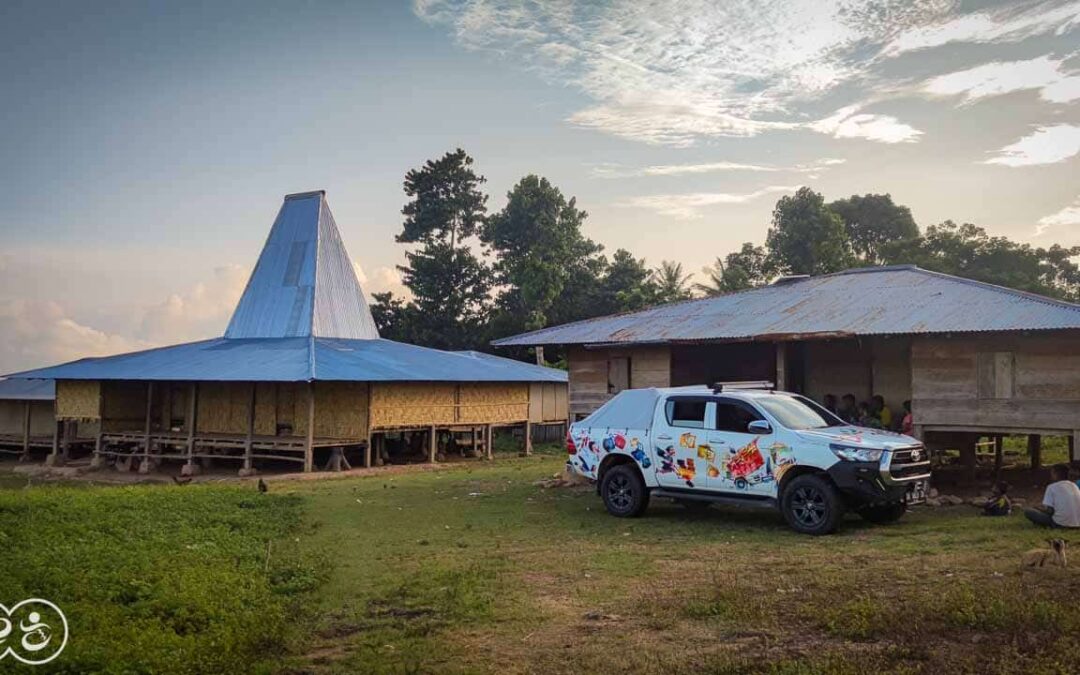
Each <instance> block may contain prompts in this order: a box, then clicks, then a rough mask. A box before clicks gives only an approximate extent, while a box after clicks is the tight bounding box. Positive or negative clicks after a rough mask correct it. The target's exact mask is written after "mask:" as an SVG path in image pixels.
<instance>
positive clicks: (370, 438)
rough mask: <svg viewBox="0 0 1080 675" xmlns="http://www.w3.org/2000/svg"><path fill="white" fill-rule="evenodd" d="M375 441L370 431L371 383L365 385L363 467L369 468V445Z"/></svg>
mask: <svg viewBox="0 0 1080 675" xmlns="http://www.w3.org/2000/svg"><path fill="white" fill-rule="evenodd" d="M373 443H375V434H374V433H372V431H371V383H370V382H368V385H367V445H366V446H365V447H364V468H365V469H370V468H371V449H372V448H371V446H372V444H373Z"/></svg>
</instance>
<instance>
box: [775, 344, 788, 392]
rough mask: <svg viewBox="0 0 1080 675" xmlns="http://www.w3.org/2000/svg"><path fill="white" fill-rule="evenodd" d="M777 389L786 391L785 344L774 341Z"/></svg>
mask: <svg viewBox="0 0 1080 675" xmlns="http://www.w3.org/2000/svg"><path fill="white" fill-rule="evenodd" d="M774 386H775V387H776V389H777V391H787V344H785V343H783V342H777V343H776V383H775V385H774Z"/></svg>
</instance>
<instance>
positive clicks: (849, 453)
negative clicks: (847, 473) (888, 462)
mask: <svg viewBox="0 0 1080 675" xmlns="http://www.w3.org/2000/svg"><path fill="white" fill-rule="evenodd" d="M829 449H830V450H832V451H833V453H834V454H835V455H836V456H837V457H839V458H840V459H842V460H845V461H848V462H878V461H881V453H882V452H884V450H877V449H873V448H855V447H852V446H850V445H840V444H838V443H829Z"/></svg>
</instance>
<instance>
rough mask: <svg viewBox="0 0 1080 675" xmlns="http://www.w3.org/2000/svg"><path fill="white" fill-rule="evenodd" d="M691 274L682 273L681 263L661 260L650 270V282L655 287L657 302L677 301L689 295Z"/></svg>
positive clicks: (687, 297) (685, 298)
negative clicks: (658, 265) (658, 264)
mask: <svg viewBox="0 0 1080 675" xmlns="http://www.w3.org/2000/svg"><path fill="white" fill-rule="evenodd" d="M692 277H693V275H691V274H684V273H683V266H682V263H677V262H675V261H674V260H663V261H661V262H660V267H657V268H656V269H654V270H653V271H652V282H653V284H654V285H655V287H656V301H657V302H677V301H679V300H687V299H689V298H690V296H691V292H690V279H691V278H692Z"/></svg>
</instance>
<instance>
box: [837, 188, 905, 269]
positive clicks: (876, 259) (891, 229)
mask: <svg viewBox="0 0 1080 675" xmlns="http://www.w3.org/2000/svg"><path fill="white" fill-rule="evenodd" d="M828 209H829V210H830V211H832V212H833V213H835V214H836V215H838V216H840V219H841V220H842V221H843V222H844V228H845V230H846V231H847V238H848V242H849V244H850V246H851V251H852V252H853V253H854V254H855V255H856V256H857V257H858V258H860V259H861V260H862V261H863V262H865V263H866V264H869V265H879V264H881V263H882V261H883V260H884V259H885V257H886V255H885V253H884V249H886V248H888V247H890V246H896V245H897V242H903V241H909V240H912V239H915V238H917V237H918V236H919V226H918V225H916V224H915V219H914V218H912V217H911V209H909V208H908V207H906V206H901V205H899V204H896V203H894V202H893V200H892V196H891V195H889V194H883V195H874V194H867V195H863V196H859V195H852V196H851V197H848V198H847V199H838V200H836V201H834V202H831V203H830V204H829V205H828Z"/></svg>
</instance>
